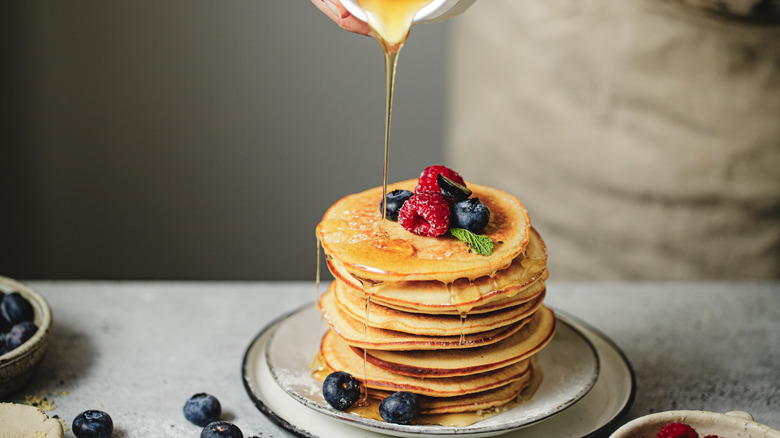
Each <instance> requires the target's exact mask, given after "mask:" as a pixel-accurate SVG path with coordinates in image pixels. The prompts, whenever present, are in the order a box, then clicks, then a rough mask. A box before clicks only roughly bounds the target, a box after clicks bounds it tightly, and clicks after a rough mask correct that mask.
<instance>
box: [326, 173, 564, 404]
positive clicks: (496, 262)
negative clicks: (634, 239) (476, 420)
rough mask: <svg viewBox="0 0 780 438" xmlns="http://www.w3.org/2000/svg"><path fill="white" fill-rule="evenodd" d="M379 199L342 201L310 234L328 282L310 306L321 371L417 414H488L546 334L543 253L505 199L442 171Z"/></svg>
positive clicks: (374, 194) (508, 393) (524, 371)
mask: <svg viewBox="0 0 780 438" xmlns="http://www.w3.org/2000/svg"><path fill="white" fill-rule="evenodd" d="M387 193H388V195H387V198H386V200H385V201H383V200H382V187H377V188H373V189H369V190H366V191H364V192H360V193H356V194H352V195H348V196H346V197H344V198H342V199H340V200H339V201H338V202H336V203H335V204H334V205H333V206H332V207H331V208H330V209H328V211H327V212H326V213H325V215H324V217H323V219H322V221H321V222H320V224H319V225H318V226H317V230H316V233H317V238H318V239H319V241H320V243H321V245H322V248H323V250H324V252H325V254H326V260H327V264H328V268H329V269H330V271H331V273H332V274H333V276H334V277H335V281H333V282H332V283H331V284H330V286H329V288H328V290H327V292H326V293H324V294H323V295H322V296H321V297H320V300H319V309H320V311H321V313H322V315H323V317H324V319H325V321H326V322H327V323H328V325H329V326H330V330H329V331H328V333H327V334H326V335H325V336H324V338H323V340H322V344H321V348H320V354H321V357H322V360H323V362H324V364H325V366H327V368H328V369H329V371H332V372H336V371H343V372H347V373H349V374H351V375H353V376H354V377H355V378H356V379H357V380H359V381H360V382H361V384H362V385H363V386H365V387H367V388H368V396H369V397H375V398H380V399H381V398H384V397H387V396H389V395H390V394H392V393H395V392H398V391H404V392H411V393H414V394H416V395H417V396H418V397H419V400H420V407H419V409H420V413H422V414H443V413H461V412H474V411H484V410H489V409H491V408H498V409H500V408H499V407H501V406H504V405H506V404H507V403H510V402H511V401H513V400H515V399H516V398H517V396H518V395H519V394H520V392H521V391H522V390H523V389H524V388H525V387H527V386H528V385H529V383H530V382H531V379H532V375H533V370H534V367H532V366H531V363H532V356H533V355H534V354H535V353H537V352H538V351H539V350H541V349H542V348H543V347H544V346H545V345H546V344H547V343H548V342H549V341H550V339H551V338H552V336H553V333H554V332H555V317H554V315H553V312H552V311H551V310H549V309H548V308H546V307H544V306H543V305H542V300H543V299H544V294H545V285H544V280H545V279H546V278H547V270H546V261H547V252H546V249H545V246H544V242H543V241H542V239H541V237H540V236H539V234H538V233H537V232H536V230H534V229H533V228H532V227H531V225H530V222H529V218H528V213H527V212H526V210H525V208H524V207H523V205H522V204H521V203H520V201H519V200H518V199H517V198H515V197H514V196H512V195H509V194H508V193H505V192H503V191H501V190H498V189H495V188H491V187H487V186H481V185H478V184H473V183H467V182H466V181H464V180H463V179H462V178H461V176H460V175H458V174H457V173H456V172H454V171H452V170H451V169H448V168H446V167H444V166H430V167H428V168H426V169H425V170H424V171H423V172H422V175H421V176H420V178H419V179H418V180H407V181H402V182H398V183H395V184H388V187H387ZM383 213H385V214H384V216H385V217H384V218H383Z"/></svg>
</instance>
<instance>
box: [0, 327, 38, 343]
mask: <svg viewBox="0 0 780 438" xmlns="http://www.w3.org/2000/svg"><path fill="white" fill-rule="evenodd" d="M37 331H38V326H36V325H35V323H34V322H32V321H24V322H20V323H19V324H16V325H15V326H13V327H11V330H10V331H9V332H8V333H6V334H5V338H6V339H5V342H6V345H7V347H8V349H9V350H13V349H14V348H16V347H19V346H21V345H22V344H24V343H25V342H27V340H28V339H30V338H32V337H33V335H34V334H35V332H37Z"/></svg>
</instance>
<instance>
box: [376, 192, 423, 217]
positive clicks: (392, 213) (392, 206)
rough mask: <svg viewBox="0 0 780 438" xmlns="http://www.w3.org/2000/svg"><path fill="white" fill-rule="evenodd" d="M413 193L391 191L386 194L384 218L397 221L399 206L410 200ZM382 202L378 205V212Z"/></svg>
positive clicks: (380, 209)
mask: <svg viewBox="0 0 780 438" xmlns="http://www.w3.org/2000/svg"><path fill="white" fill-rule="evenodd" d="M412 195H414V193H412V192H410V191H409V190H393V191H392V192H390V193H388V194H387V211H386V212H385V217H386V218H388V219H390V220H391V221H397V220H398V212H399V211H401V206H402V205H404V202H406V200H407V199H409V198H411V197H412ZM384 205H385V203H384V202H380V203H379V211H382V207H383V206H384Z"/></svg>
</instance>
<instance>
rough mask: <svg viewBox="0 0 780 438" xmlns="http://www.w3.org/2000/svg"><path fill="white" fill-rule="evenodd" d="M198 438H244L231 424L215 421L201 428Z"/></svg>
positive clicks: (239, 430)
mask: <svg viewBox="0 0 780 438" xmlns="http://www.w3.org/2000/svg"><path fill="white" fill-rule="evenodd" d="M200 438H244V434H243V433H241V429H239V428H238V427H236V425H235V424H233V423H228V422H227V421H215V422H213V423H209V424H207V425H206V427H204V428H203V431H201V433H200Z"/></svg>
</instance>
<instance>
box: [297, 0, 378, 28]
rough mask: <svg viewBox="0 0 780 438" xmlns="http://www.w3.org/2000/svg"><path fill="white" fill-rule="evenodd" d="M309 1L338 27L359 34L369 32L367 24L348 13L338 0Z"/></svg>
mask: <svg viewBox="0 0 780 438" xmlns="http://www.w3.org/2000/svg"><path fill="white" fill-rule="evenodd" d="M311 2H312V3H314V6H316V7H317V9H319V10H320V11H322V12H323V13H324V14H325V15H327V16H328V18H330V19H331V20H333V21H334V22H335V23H336V24H338V25H339V27H340V28H342V29H344V30H347V31H349V32H352V33H357V34H360V35H370V34H371V28H370V27H369V26H368V24H366V23H365V22H364V21H360V20H358V19H357V18H355V16H354V15H352V14H350V13H349V11H347V9H346V8H345V7H344V6H343V5H342V4H341V2H340V1H339V0H311Z"/></svg>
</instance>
